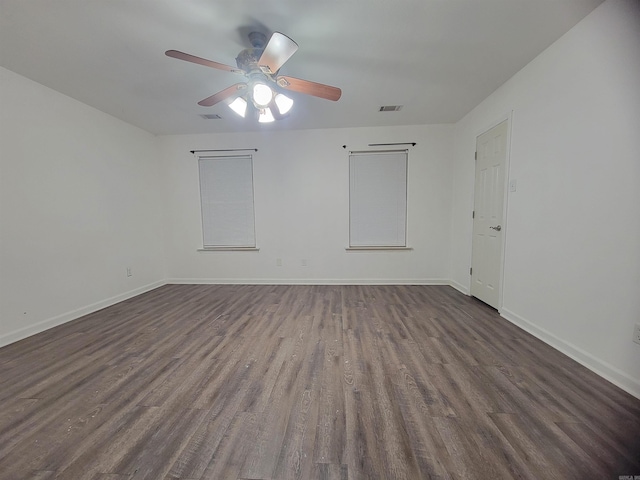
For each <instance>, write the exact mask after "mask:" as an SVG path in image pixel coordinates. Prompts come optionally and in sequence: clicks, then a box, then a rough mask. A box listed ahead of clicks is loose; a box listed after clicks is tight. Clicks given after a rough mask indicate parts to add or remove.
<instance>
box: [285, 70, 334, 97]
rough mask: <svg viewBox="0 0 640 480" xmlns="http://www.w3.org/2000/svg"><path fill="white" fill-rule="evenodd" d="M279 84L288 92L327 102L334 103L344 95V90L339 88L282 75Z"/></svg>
mask: <svg viewBox="0 0 640 480" xmlns="http://www.w3.org/2000/svg"><path fill="white" fill-rule="evenodd" d="M277 83H278V85H280V86H281V87H282V88H285V89H287V90H292V91H294V92H299V93H306V94H307V95H313V96H314V97H320V98H324V99H326V100H333V101H334V102H335V101H336V100H338V99H339V98H340V96H341V95H342V90H340V89H339V88H338V87H332V86H330V85H325V84H323V83H316V82H310V81H309V80H302V79H300V78H294V77H285V76H282V75H281V76H279V77H278V79H277Z"/></svg>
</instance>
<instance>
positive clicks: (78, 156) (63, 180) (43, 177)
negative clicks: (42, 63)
mask: <svg viewBox="0 0 640 480" xmlns="http://www.w3.org/2000/svg"><path fill="white" fill-rule="evenodd" d="M0 87H1V88H0V105H1V107H0V345H4V344H7V343H10V342H12V341H15V340H18V339H20V338H24V337H26V336H28V335H31V334H33V333H36V332H39V331H42V330H44V329H46V328H49V327H51V326H54V325H56V324H59V323H62V322H65V321H68V320H70V319H73V318H77V317H78V316H80V315H82V314H85V313H88V312H90V311H92V310H95V309H98V308H101V307H104V306H106V305H108V304H111V303H114V302H116V301H119V300H122V299H124V298H127V297H128V296H131V295H134V294H137V293H140V292H142V291H145V290H146V289H149V288H152V287H153V286H155V285H157V284H158V282H160V281H162V280H163V279H164V277H165V274H164V259H163V258H164V252H163V242H162V233H163V229H162V218H161V215H162V211H161V202H160V198H159V192H160V190H159V188H158V185H159V183H160V172H159V161H158V159H157V158H156V157H157V155H156V144H155V137H154V136H152V135H151V134H149V133H146V132H144V131H142V130H139V129H137V128H135V127H132V126H131V125H128V124H126V123H123V122H121V121H119V120H116V119H115V118H113V117H110V116H108V115H106V114H104V113H101V112H99V111H97V110H95V109H93V108H90V107H88V106H86V105H84V104H82V103H79V102H77V101H75V100H72V99H70V98H69V97H66V96H64V95H61V94H59V93H57V92H55V91H53V90H51V89H49V88H47V87H44V86H42V85H39V84H37V83H35V82H32V81H30V80H28V79H26V78H24V77H21V76H19V75H17V74H15V73H13V72H10V71H8V70H6V69H3V68H0ZM127 267H131V268H132V273H133V276H131V277H127V276H126V268H127Z"/></svg>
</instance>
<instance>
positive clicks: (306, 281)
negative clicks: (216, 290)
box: [166, 278, 451, 285]
mask: <svg viewBox="0 0 640 480" xmlns="http://www.w3.org/2000/svg"><path fill="white" fill-rule="evenodd" d="M166 283H168V284H171V283H173V284H208V285H449V284H450V283H451V282H450V281H449V280H448V279H443V278H355V279H353V278H313V279H311V278H169V279H167V281H166Z"/></svg>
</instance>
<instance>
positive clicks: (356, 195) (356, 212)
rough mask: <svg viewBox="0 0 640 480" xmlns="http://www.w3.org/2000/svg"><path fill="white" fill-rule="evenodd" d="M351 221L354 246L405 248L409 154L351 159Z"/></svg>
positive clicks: (376, 154) (368, 154)
mask: <svg viewBox="0 0 640 480" xmlns="http://www.w3.org/2000/svg"><path fill="white" fill-rule="evenodd" d="M349 221H350V228H349V244H350V246H351V247H406V245H407V241H406V231H407V152H406V151H398V152H364V153H352V154H351V155H350V156H349Z"/></svg>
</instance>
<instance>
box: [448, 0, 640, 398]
mask: <svg viewBox="0 0 640 480" xmlns="http://www.w3.org/2000/svg"><path fill="white" fill-rule="evenodd" d="M511 110H513V124H512V132H511V133H512V136H511V152H510V173H509V178H511V179H516V180H517V191H516V192H513V193H510V194H509V196H508V214H507V219H506V231H505V233H506V252H505V269H504V282H505V284H504V299H503V306H502V308H501V313H502V314H503V315H504V316H505V317H506V318H508V319H510V320H512V321H514V322H515V323H517V324H519V325H521V326H523V327H524V328H525V329H527V330H529V331H530V332H532V333H534V334H536V335H537V336H539V337H540V338H543V339H545V340H546V341H547V342H549V343H551V344H552V345H554V346H556V347H557V348H559V349H560V350H562V351H564V352H565V353H568V354H569V355H571V356H573V357H574V358H576V359H578V360H579V361H581V362H582V363H584V364H586V365H588V366H590V368H592V369H593V370H595V371H597V372H599V373H601V374H603V375H604V376H606V377H607V378H609V379H611V380H612V381H614V382H615V383H617V384H619V385H621V386H623V388H625V389H626V390H628V391H630V392H633V393H634V394H635V395H636V396H638V397H640V345H637V344H635V343H632V340H631V338H632V333H633V325H634V323H640V187H639V185H640V4H639V3H638V2H634V1H633V0H609V1H607V2H605V3H604V4H602V5H601V6H600V7H598V8H597V9H596V10H594V12H592V13H591V14H590V15H589V16H588V17H586V18H585V19H584V20H583V21H582V22H581V23H579V24H578V25H577V26H576V27H574V28H573V29H572V30H570V31H569V32H568V33H567V34H566V35H564V36H563V37H562V38H561V39H559V40H558V41H557V42H556V43H555V44H554V45H552V46H551V47H550V48H549V49H547V50H546V51H545V52H543V53H542V54H541V55H540V56H539V57H538V58H536V59H535V60H534V61H533V62H531V63H530V64H529V65H527V66H526V67H525V68H524V69H523V70H521V71H520V72H519V73H518V74H516V75H515V76H514V77H513V78H512V79H511V80H509V81H508V82H507V83H506V84H505V85H503V86H502V87H501V88H500V89H498V90H497V91H496V92H495V93H494V94H492V95H491V96H490V97H489V98H487V99H486V100H485V101H484V102H482V103H481V104H480V105H479V106H478V107H477V108H475V109H474V110H473V111H472V112H471V113H469V114H468V115H467V116H466V117H465V118H464V119H462V120H461V121H460V122H459V123H458V124H457V125H456V131H455V147H454V166H453V178H454V183H453V206H452V209H453V218H452V222H453V243H452V262H453V264H452V272H451V276H452V279H453V282H454V284H455V285H456V286H458V288H460V289H462V290H466V291H468V289H469V280H470V279H469V265H470V261H471V229H472V223H471V215H470V214H471V210H472V209H473V177H474V161H473V152H474V148H475V138H476V136H477V135H478V134H479V133H481V132H482V131H483V130H486V129H487V128H489V127H491V126H492V125H493V124H494V123H495V121H497V120H499V119H501V118H502V117H503V116H504V115H505V114H506V113H508V112H509V111H511Z"/></svg>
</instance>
